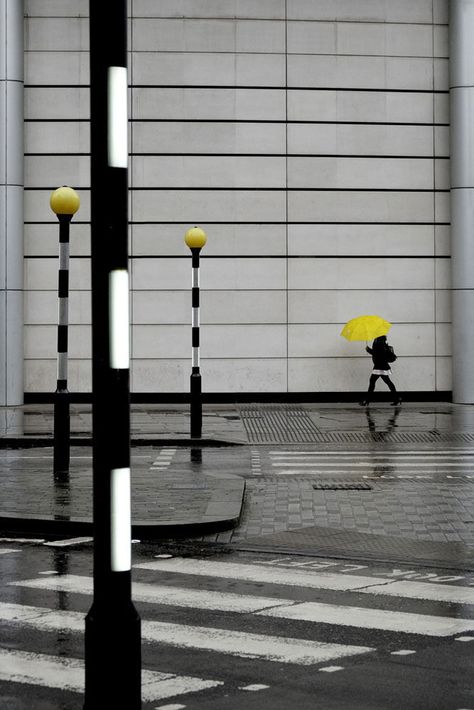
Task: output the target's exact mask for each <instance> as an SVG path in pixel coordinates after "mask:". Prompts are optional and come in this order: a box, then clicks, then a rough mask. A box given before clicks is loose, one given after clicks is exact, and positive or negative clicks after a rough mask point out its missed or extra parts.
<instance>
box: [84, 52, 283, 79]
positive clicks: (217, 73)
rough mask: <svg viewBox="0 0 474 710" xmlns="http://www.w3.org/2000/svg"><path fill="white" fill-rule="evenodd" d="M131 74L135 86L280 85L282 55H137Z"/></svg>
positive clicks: (148, 53)
mask: <svg viewBox="0 0 474 710" xmlns="http://www.w3.org/2000/svg"><path fill="white" fill-rule="evenodd" d="M78 71H80V67H78V68H76V72H78ZM132 72H133V76H134V77H135V81H136V83H137V84H148V85H159V86H167V85H168V86H176V85H180V84H184V85H185V86H193V85H194V86H264V87H272V86H284V85H285V55H283V54H276V55H274V54H230V53H228V54H212V53H197V54H191V53H187V52H173V53H169V54H158V55H157V54H153V53H151V52H143V53H140V52H139V53H136V54H133V55H132Z"/></svg>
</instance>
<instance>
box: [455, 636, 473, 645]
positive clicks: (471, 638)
mask: <svg viewBox="0 0 474 710" xmlns="http://www.w3.org/2000/svg"><path fill="white" fill-rule="evenodd" d="M454 640H455V641H463V642H464V643H466V642H468V641H474V636H458V637H457V639H454Z"/></svg>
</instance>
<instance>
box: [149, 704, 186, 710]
mask: <svg viewBox="0 0 474 710" xmlns="http://www.w3.org/2000/svg"><path fill="white" fill-rule="evenodd" d="M185 707H186V705H176V704H173V705H157V707H156V708H155V710H183V708H185Z"/></svg>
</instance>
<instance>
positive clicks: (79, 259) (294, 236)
mask: <svg viewBox="0 0 474 710" xmlns="http://www.w3.org/2000/svg"><path fill="white" fill-rule="evenodd" d="M3 4H4V5H8V4H10V5H12V4H13V5H16V6H19V5H23V9H22V13H23V16H24V23H23V24H24V35H23V37H22V38H21V40H22V42H23V56H24V115H23V117H22V118H23V120H24V212H23V216H24V257H23V254H21V257H20V256H17V261H18V259H20V258H21V259H22V260H23V262H24V281H23V294H24V319H23V320H24V323H23V339H24V341H23V342H24V345H23V347H24V353H23V358H24V386H23V384H21V385H20V384H19V383H18V384H17V391H18V392H20V389H21V396H22V395H23V389H24V392H25V393H26V396H27V397H28V396H30V395H32V394H35V393H47V392H52V391H54V387H55V382H56V325H57V270H58V228H57V220H56V217H55V215H54V214H53V213H52V212H51V210H50V207H49V196H50V194H51V192H52V191H53V190H54V189H55V188H56V187H58V186H60V185H70V186H72V187H74V188H75V189H76V190H77V192H78V193H79V195H80V197H81V208H80V210H79V212H78V213H77V214H76V215H75V217H74V219H73V221H72V224H71V261H70V274H71V282H70V326H69V332H70V345H69V389H70V391H71V392H83V393H86V392H90V389H91V342H90V333H91V327H90V320H91V315H90V224H89V185H90V175H89V164H90V159H89V150H90V149H89V123H88V119H89V89H88V85H89V66H88V2H87V1H86V0H74V1H73V0H61V1H59V0H24V2H23V3H21V2H19V0H17V1H16V2H15V0H4V2H3ZM448 5H449V3H448V0H396V1H393V0H335V1H329V0H131V1H130V3H129V12H130V25H129V49H130V60H129V85H130V122H129V126H130V134H129V135H130V173H129V174H130V212H129V214H130V275H131V296H130V297H131V317H132V328H131V355H132V362H131V377H132V392H133V393H135V394H136V395H137V394H140V393H142V394H145V393H147V394H148V395H153V394H154V393H157V394H160V395H163V394H166V393H169V394H179V393H184V392H187V391H188V386H189V374H190V366H191V361H190V356H191V294H190V285H191V263H190V255H189V250H188V249H187V247H186V246H185V244H184V241H183V237H184V233H185V231H186V230H187V229H188V228H189V227H190V226H192V225H194V224H199V225H200V226H201V227H203V228H204V229H205V231H206V233H207V235H208V242H207V244H206V247H205V248H204V249H203V252H202V260H201V319H202V320H201V358H202V359H201V371H202V376H203V389H204V391H205V392H208V393H229V394H236V395H237V394H238V393H256V394H258V393H261V394H263V393H278V394H282V395H288V394H296V393H314V394H315V396H317V395H318V393H319V394H321V395H324V394H329V393H335V395H336V396H337V395H338V394H342V393H348V392H354V391H361V390H364V389H365V387H366V384H367V379H368V375H369V372H370V367H371V363H370V360H369V358H368V356H367V355H366V353H365V351H364V347H365V343H349V342H347V341H346V340H344V339H343V338H342V337H340V335H339V333H340V331H341V329H342V327H343V325H344V323H345V322H346V321H347V320H349V319H350V318H352V317H354V316H357V315H360V314H363V313H377V314H379V315H382V316H383V317H384V318H386V319H388V320H389V321H391V322H392V323H393V327H392V330H391V332H390V335H389V340H390V342H391V343H392V344H393V345H394V347H395V350H396V351H397V353H398V355H399V359H398V361H397V363H395V365H394V367H393V373H394V380H395V382H396V384H397V387H398V388H399V389H400V390H401V391H412V392H424V393H437V394H438V395H439V396H444V395H445V396H449V395H450V392H451V390H452V387H453V374H452V373H453V371H454V370H456V372H459V371H460V369H459V368H460V367H461V365H460V366H459V367H458V366H457V365H456V364H455V360H454V359H453V358H452V346H451V322H452V305H451V300H452V298H451V297H452V289H453V280H452V275H451V256H452V248H451V241H450V141H449V123H450V118H449V116H450V112H449V107H450V86H451V88H453V87H454V86H457V84H456V81H454V83H452V81H451V84H450V74H449V13H448V9H449V8H448ZM453 5H456V6H457V7H458V8H459V13H460V14H461V15H462V16H463V13H464V11H465V7H464V6H466V5H472V2H470V0H469V2H467V1H466V0H464V3H463V1H462V0H459V1H455V2H452V3H451V6H453ZM461 25H462V23H461ZM17 39H19V38H17ZM466 62H467V63H469V59H468V58H467V59H466V58H463V57H462V56H461V58H460V59H459V62H458V64H460V65H462V66H464V64H465V63H466ZM2 76H3V75H2ZM471 86H472V83H471ZM465 103H469V101H468V100H466V102H465ZM18 110H19V109H18ZM466 110H467V109H466ZM459 113H460V114H461V115H464V116H465V110H464V109H462V110H461V111H460V112H458V114H459ZM22 149H23V147H22ZM460 152H461V153H462V151H460ZM458 154H459V151H458ZM466 179H467V182H468V183H469V176H468V177H467V178H466ZM4 184H6V181H4ZM458 186H459V188H460V189H459V191H458V192H462V190H463V189H464V188H465V187H466V185H465V184H464V183H459V182H458ZM2 189H3V187H2ZM5 189H7V188H5ZM104 209H113V205H104ZM468 211H469V210H468ZM2 219H3V217H2ZM465 231H466V225H465V224H464V226H461V227H460V228H459V230H458V232H459V234H460V235H461V236H459V234H458V237H457V242H456V244H457V245H458V246H457V247H456V249H457V250H458V251H457V253H458V254H459V255H460V256H458V263H460V262H461V263H463V264H466V263H467V262H466V260H465V258H464V256H463V251H462V244H463V243H464V241H463V239H464V238H463V236H462V234H463V233H464V232H465ZM2 249H4V247H2ZM468 271H469V269H468ZM470 273H473V272H472V271H470ZM461 281H462V279H461ZM456 283H457V284H458V287H459V290H460V292H461V296H459V297H458V296H456V298H458V300H459V298H460V299H461V301H462V302H463V303H464V301H463V298H464V296H463V295H462V294H463V293H464V294H466V293H468V292H469V291H470V286H471V284H470V282H469V279H467V282H465V283H464V282H463V284H460V282H459V279H458V281H457V282H456ZM454 285H456V284H454ZM455 290H456V289H455ZM462 308H464V315H463V318H465V316H466V309H468V305H465V306H462ZM462 308H461V310H462ZM3 328H4V330H5V325H3ZM461 330H462V328H461ZM455 357H456V355H455V353H454V358H455ZM18 362H19V361H18V360H17V362H16V366H17V368H18V367H19V364H18ZM10 367H11V365H10ZM461 369H462V368H461ZM5 372H6V370H5V367H4V373H5ZM4 379H5V375H4ZM464 389H465V377H464V376H463V375H462V372H461V381H460V383H459V385H458V390H459V392H462V391H463V390H464ZM472 389H473V390H474V386H473V388H472ZM458 397H459V400H458V401H462V400H463V398H464V399H466V401H474V391H473V392H472V394H465V395H464V394H463V395H461V394H459V395H458Z"/></svg>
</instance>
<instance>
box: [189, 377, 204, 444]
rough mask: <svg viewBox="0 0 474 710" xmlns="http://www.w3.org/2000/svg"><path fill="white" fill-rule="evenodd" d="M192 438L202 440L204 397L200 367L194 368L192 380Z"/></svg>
mask: <svg viewBox="0 0 474 710" xmlns="http://www.w3.org/2000/svg"><path fill="white" fill-rule="evenodd" d="M190 380H191V382H190V386H191V438H192V439H200V438H201V436H202V397H201V388H202V384H201V374H200V372H199V368H198V367H193V370H192V373H191V378H190Z"/></svg>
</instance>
